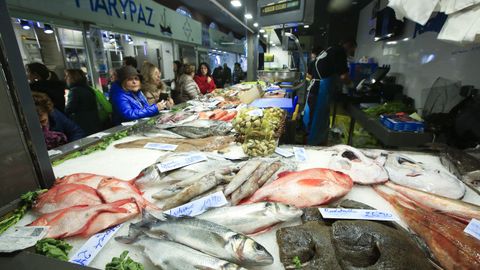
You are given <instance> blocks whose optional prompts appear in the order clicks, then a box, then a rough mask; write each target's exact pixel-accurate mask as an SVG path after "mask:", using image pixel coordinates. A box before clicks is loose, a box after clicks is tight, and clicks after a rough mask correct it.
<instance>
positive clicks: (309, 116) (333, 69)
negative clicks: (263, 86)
mask: <svg viewBox="0 0 480 270" xmlns="http://www.w3.org/2000/svg"><path fill="white" fill-rule="evenodd" d="M356 48H357V43H356V42H355V40H345V41H343V42H340V43H339V44H338V45H333V46H331V47H329V48H327V49H326V50H324V51H322V52H320V53H319V55H318V56H317V58H316V59H315V63H314V66H313V71H312V75H313V79H312V80H311V82H310V86H309V88H308V90H307V93H308V94H307V95H308V96H307V106H306V109H305V111H304V123H305V126H306V128H307V132H308V137H307V144H309V145H322V144H326V143H327V138H328V129H329V124H330V100H331V99H332V96H333V92H334V91H336V89H338V88H339V87H338V86H339V85H341V83H344V84H347V85H348V84H351V81H350V78H349V77H348V64H347V56H353V55H354V54H355V49H356ZM305 114H306V115H305Z"/></svg>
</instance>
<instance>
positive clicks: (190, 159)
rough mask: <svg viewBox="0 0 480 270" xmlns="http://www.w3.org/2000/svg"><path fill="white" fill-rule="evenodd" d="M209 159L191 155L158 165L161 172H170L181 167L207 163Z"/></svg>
mask: <svg viewBox="0 0 480 270" xmlns="http://www.w3.org/2000/svg"><path fill="white" fill-rule="evenodd" d="M206 160H207V157H206V156H205V155H203V154H191V155H188V156H185V157H181V158H177V159H174V160H170V161H166V162H162V163H160V164H158V165H157V167H158V169H159V170H160V172H168V171H171V170H175V169H178V168H181V167H185V166H188V165H192V164H195V163H198V162H202V161H206Z"/></svg>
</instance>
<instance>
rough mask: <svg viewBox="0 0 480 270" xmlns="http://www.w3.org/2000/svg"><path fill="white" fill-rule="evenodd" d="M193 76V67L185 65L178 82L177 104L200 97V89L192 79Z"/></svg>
mask: <svg viewBox="0 0 480 270" xmlns="http://www.w3.org/2000/svg"><path fill="white" fill-rule="evenodd" d="M194 75H195V66H194V65H189V64H186V65H185V66H184V71H183V74H182V76H180V79H179V80H178V86H177V88H178V91H179V95H180V96H179V99H180V100H179V101H180V102H179V103H182V102H186V101H188V100H191V99H195V98H197V97H199V96H200V95H201V93H200V88H199V87H198V85H197V83H196V82H195V80H194V79H193V76H194Z"/></svg>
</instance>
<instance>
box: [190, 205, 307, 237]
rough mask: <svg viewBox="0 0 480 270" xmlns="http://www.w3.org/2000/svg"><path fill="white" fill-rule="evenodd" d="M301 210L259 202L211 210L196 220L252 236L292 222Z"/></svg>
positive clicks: (300, 213) (299, 214)
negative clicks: (202, 220)
mask: <svg viewBox="0 0 480 270" xmlns="http://www.w3.org/2000/svg"><path fill="white" fill-rule="evenodd" d="M302 213H303V212H302V210H300V209H298V208H296V207H293V206H289V205H286V204H282V203H271V202H260V203H253V204H245V205H238V206H231V207H220V208H214V209H211V210H209V211H207V212H205V213H203V214H201V215H199V216H197V217H196V218H199V219H204V220H208V221H211V222H214V223H217V224H220V225H223V226H225V227H227V228H229V229H231V230H233V231H236V232H241V233H245V234H254V233H258V232H261V231H264V230H266V229H268V228H271V227H272V226H274V225H276V224H279V223H282V222H286V221H290V220H293V219H295V218H298V217H300V216H301V215H302Z"/></svg>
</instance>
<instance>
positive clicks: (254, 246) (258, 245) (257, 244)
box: [253, 243, 263, 250]
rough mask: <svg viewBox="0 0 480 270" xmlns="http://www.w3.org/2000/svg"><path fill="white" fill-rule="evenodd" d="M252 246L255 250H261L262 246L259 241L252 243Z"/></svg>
mask: <svg viewBox="0 0 480 270" xmlns="http://www.w3.org/2000/svg"><path fill="white" fill-rule="evenodd" d="M253 248H254V249H256V250H263V247H262V246H261V245H260V244H259V243H255V244H254V245H253Z"/></svg>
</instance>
